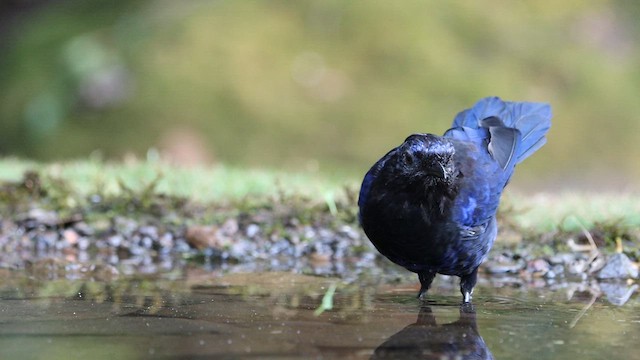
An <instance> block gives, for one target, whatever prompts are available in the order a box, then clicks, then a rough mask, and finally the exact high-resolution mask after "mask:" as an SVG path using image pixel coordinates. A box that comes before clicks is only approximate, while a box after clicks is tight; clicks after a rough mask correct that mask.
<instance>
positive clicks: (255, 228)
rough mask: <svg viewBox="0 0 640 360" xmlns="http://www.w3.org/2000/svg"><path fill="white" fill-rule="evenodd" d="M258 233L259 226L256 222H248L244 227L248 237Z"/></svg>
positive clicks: (250, 237)
mask: <svg viewBox="0 0 640 360" xmlns="http://www.w3.org/2000/svg"><path fill="white" fill-rule="evenodd" d="M258 233H260V226H258V225H256V224H249V225H248V226H247V228H246V229H245V234H246V235H247V237H248V238H249V239H252V238H254V237H255V236H256V235H258Z"/></svg>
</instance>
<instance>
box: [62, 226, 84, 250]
mask: <svg viewBox="0 0 640 360" xmlns="http://www.w3.org/2000/svg"><path fill="white" fill-rule="evenodd" d="M62 238H63V239H64V241H66V242H67V245H69V246H73V245H76V244H77V243H78V239H79V238H80V236H79V235H78V233H77V232H76V231H75V230H72V229H67V230H65V231H63V232H62Z"/></svg>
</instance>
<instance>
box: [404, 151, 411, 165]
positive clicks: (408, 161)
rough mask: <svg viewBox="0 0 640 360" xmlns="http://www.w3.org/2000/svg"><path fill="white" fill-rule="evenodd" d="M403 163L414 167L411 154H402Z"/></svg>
mask: <svg viewBox="0 0 640 360" xmlns="http://www.w3.org/2000/svg"><path fill="white" fill-rule="evenodd" d="M402 162H404V163H405V164H407V165H412V164H413V156H412V155H411V154H409V153H403V154H402Z"/></svg>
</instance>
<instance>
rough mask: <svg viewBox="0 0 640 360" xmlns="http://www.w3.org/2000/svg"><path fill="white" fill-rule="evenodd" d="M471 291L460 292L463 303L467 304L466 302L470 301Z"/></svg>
mask: <svg viewBox="0 0 640 360" xmlns="http://www.w3.org/2000/svg"><path fill="white" fill-rule="evenodd" d="M472 293H473V291H465V292H464V293H463V294H462V303H463V304H468V303H470V302H471V298H472V297H473V296H471V294H472Z"/></svg>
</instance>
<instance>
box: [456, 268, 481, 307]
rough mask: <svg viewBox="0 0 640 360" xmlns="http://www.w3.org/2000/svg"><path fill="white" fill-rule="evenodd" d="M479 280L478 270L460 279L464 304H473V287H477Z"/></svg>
mask: <svg viewBox="0 0 640 360" xmlns="http://www.w3.org/2000/svg"><path fill="white" fill-rule="evenodd" d="M477 280H478V268H475V269H473V271H472V272H471V273H470V274H468V275H465V276H462V277H461V278H460V292H461V293H462V302H463V303H464V304H466V303H470V302H471V295H472V294H473V287H474V286H476V281H477Z"/></svg>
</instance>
